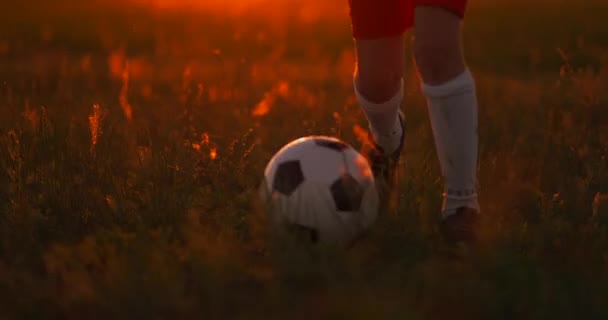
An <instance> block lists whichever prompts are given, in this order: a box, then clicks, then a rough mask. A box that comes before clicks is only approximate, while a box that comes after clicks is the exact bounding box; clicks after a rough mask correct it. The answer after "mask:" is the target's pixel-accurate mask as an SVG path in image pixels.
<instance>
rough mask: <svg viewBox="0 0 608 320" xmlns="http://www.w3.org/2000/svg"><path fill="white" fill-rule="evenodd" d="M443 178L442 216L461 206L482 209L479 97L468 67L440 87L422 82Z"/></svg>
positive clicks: (453, 211)
mask: <svg viewBox="0 0 608 320" xmlns="http://www.w3.org/2000/svg"><path fill="white" fill-rule="evenodd" d="M422 90H423V92H424V94H425V96H426V98H427V103H428V109H429V116H430V119H431V125H432V127H433V135H434V137H435V146H436V149H437V154H438V156H439V162H440V164H441V171H442V174H443V177H444V183H445V187H444V194H443V208H442V216H443V217H444V218H445V217H447V216H449V215H451V214H453V213H455V212H456V210H457V209H458V208H460V207H468V208H473V209H476V210H477V211H479V203H478V201H477V191H476V184H477V179H476V175H477V173H476V171H477V144H478V136H477V96H476V91H475V80H474V79H473V77H472V75H471V73H470V71H469V70H468V69H467V70H466V71H465V72H463V73H462V74H460V75H458V76H457V77H455V78H454V79H452V80H450V81H448V82H446V83H444V84H441V85H437V86H431V85H426V84H423V85H422Z"/></svg>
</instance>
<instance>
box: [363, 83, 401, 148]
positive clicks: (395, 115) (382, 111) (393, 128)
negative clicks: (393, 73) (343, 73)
mask: <svg viewBox="0 0 608 320" xmlns="http://www.w3.org/2000/svg"><path fill="white" fill-rule="evenodd" d="M354 88H355V95H356V97H357V101H358V102H359V105H360V106H361V108H362V109H363V112H364V113H365V115H366V117H367V121H368V123H369V130H370V132H371V134H372V137H373V138H374V142H375V143H376V144H377V145H378V146H380V147H381V148H382V151H384V152H385V153H387V154H391V153H393V152H395V151H396V150H397V148H399V144H400V142H401V136H402V135H403V130H402V128H401V122H400V120H399V108H400V107H401V102H402V101H403V79H402V80H401V85H400V86H399V90H397V92H396V93H395V95H394V96H393V97H392V98H390V99H388V100H387V101H385V102H382V103H374V102H371V101H369V100H368V99H367V98H365V97H364V96H363V95H362V94H361V92H360V91H359V89H358V88H357V85H356V81H355V84H354Z"/></svg>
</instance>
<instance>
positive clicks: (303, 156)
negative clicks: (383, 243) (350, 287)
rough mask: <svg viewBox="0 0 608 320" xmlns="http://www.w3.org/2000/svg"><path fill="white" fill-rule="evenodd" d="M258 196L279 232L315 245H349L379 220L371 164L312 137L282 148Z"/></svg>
mask: <svg viewBox="0 0 608 320" xmlns="http://www.w3.org/2000/svg"><path fill="white" fill-rule="evenodd" d="M260 196H261V198H262V200H263V204H264V206H265V207H266V209H267V212H268V214H269V216H270V222H271V224H272V226H273V227H275V228H274V230H275V231H279V233H280V234H290V233H298V234H299V237H301V235H302V234H304V235H305V238H306V241H310V242H311V243H327V244H334V245H340V246H342V245H344V246H349V245H351V244H352V243H353V242H354V241H355V240H356V239H357V238H359V237H360V236H361V235H362V234H363V233H365V231H366V230H368V229H369V228H370V227H371V225H372V224H373V223H374V222H375V220H376V218H377V216H378V202H379V200H378V191H377V188H376V184H375V181H374V177H373V175H372V172H371V169H370V166H369V163H368V162H367V160H366V159H365V158H364V157H363V156H362V155H361V154H360V153H359V152H357V151H356V150H355V149H353V147H351V146H350V145H348V144H346V143H345V142H343V141H341V140H339V139H336V138H333V137H326V136H309V137H304V138H300V139H297V140H294V141H292V142H291V143H289V144H287V145H286V146H284V147H283V148H281V149H280V150H279V151H278V152H277V153H276V154H275V155H274V156H273V158H272V159H271V160H270V162H269V163H268V165H267V166H266V170H265V171H264V179H263V182H262V186H261V187H260Z"/></svg>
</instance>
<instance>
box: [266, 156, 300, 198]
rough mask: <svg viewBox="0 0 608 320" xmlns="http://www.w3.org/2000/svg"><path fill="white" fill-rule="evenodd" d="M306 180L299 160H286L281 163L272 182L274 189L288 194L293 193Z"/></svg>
mask: <svg viewBox="0 0 608 320" xmlns="http://www.w3.org/2000/svg"><path fill="white" fill-rule="evenodd" d="M302 182H304V174H303V173H302V168H301V167H300V162H299V161H297V160H293V161H285V162H283V163H281V164H279V166H278V168H277V172H276V173H275V174H274V181H273V182H272V188H273V191H278V192H280V193H282V194H284V195H286V196H289V195H291V194H292V193H293V192H294V191H295V190H296V189H297V188H298V186H299V185H300V184H301V183H302Z"/></svg>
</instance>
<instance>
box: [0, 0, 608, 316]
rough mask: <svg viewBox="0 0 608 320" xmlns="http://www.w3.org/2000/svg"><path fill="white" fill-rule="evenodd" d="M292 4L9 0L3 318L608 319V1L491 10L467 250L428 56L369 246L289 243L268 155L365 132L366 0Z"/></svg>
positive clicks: (479, 54) (1, 41) (2, 69)
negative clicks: (355, 89)
mask: <svg viewBox="0 0 608 320" xmlns="http://www.w3.org/2000/svg"><path fill="white" fill-rule="evenodd" d="M479 2H481V1H479ZM69 3H71V2H69ZM289 3H291V5H290V4H289ZM293 3H296V2H288V4H284V5H283V7H281V8H278V9H275V10H273V11H271V12H269V13H268V14H269V17H268V16H266V17H265V16H264V15H263V14H261V11H260V10H259V9H255V8H251V9H250V10H251V11H247V12H239V11H237V10H229V8H227V7H222V6H220V7H219V8H215V9H213V10H212V9H208V8H204V9H200V10H192V9H183V8H182V9H180V8H173V9H171V10H163V11H157V10H149V9H146V8H142V7H138V6H129V7H122V8H117V7H113V6H111V5H103V6H102V5H88V6H81V7H74V5H73V4H69V5H65V4H64V3H63V2H62V1H57V2H53V4H52V5H51V4H50V2H49V3H45V2H43V1H34V0H30V1H24V3H23V4H10V5H9V4H2V5H0V7H2V9H3V10H0V12H2V13H0V17H1V19H0V111H1V112H2V117H0V318H2V319H13V318H19V319H46V318H52V319H87V318H88V319H97V318H99V319H101V318H103V319H124V318H129V319H139V318H147V319H169V318H171V319H173V318H175V319H189V318H195V317H196V318H210V319H240V318H242V319H256V318H263V319H267V318H287V317H288V318H293V319H299V318H302V319H310V318H338V319H341V318H347V317H348V318H349V319H377V318H387V319H477V318H493V319H529V318H534V319H546V318H553V319H559V318H564V319H573V318H580V319H606V318H608V111H606V109H604V108H606V107H608V91H607V88H608V25H607V24H606V23H605V21H606V19H608V10H607V9H608V6H607V5H606V4H604V2H603V1H602V0H593V1H584V2H583V1H579V2H572V1H569V2H565V1H555V2H552V1H549V0H543V1H536V2H530V1H496V2H493V4H491V5H490V4H482V3H478V2H475V1H474V2H473V5H472V7H471V8H470V10H469V16H468V18H467V21H466V26H465V45H466V47H467V57H468V61H469V64H470V67H471V69H472V70H473V71H474V72H475V75H476V79H477V86H478V94H479V100H480V139H481V140H480V162H479V177H480V181H479V183H480V190H481V191H480V195H481V202H482V208H483V214H484V216H485V219H484V223H483V224H484V228H483V241H482V244H481V245H480V246H479V247H477V248H473V249H472V250H469V251H466V252H462V255H463V256H464V257H465V258H464V259H457V260H454V259H450V258H449V255H447V254H446V248H445V247H444V245H443V244H442V242H441V241H440V238H439V235H438V233H437V225H436V222H437V214H438V212H439V206H440V192H441V190H442V186H441V181H440V180H439V170H438V163H437V159H436V155H435V151H434V145H433V141H432V134H431V131H430V124H429V121H428V118H427V114H426V107H425V104H424V99H423V97H422V96H421V94H420V91H419V88H418V84H417V81H416V77H415V72H414V70H413V65H412V59H411V55H409V54H408V56H407V57H405V58H406V59H407V62H408V63H407V69H406V75H407V76H406V103H405V112H406V114H407V122H408V131H407V144H406V150H405V157H404V161H403V164H402V170H401V171H402V172H401V183H400V187H399V203H398V204H397V209H396V210H395V212H386V213H383V214H382V216H381V218H380V220H379V221H378V223H377V225H376V226H375V227H374V229H373V231H372V234H371V235H370V237H369V238H367V239H365V240H364V241H363V242H361V243H360V244H359V245H358V246H356V247H354V248H353V249H351V250H349V251H347V252H331V254H327V253H326V252H322V253H320V252H316V251H313V252H310V251H308V249H307V248H293V251H292V252H290V253H289V254H287V255H275V254H272V252H273V251H272V248H273V247H274V246H273V243H271V242H269V241H268V240H267V236H266V234H267V233H266V230H267V228H266V227H267V225H266V224H265V221H264V215H263V213H262V212H260V210H259V209H258V206H257V204H256V201H255V199H256V195H257V187H258V185H259V183H260V181H261V177H262V172H263V168H264V166H265V165H266V162H267V161H268V160H269V159H270V157H271V156H272V155H273V153H274V152H276V151H277V150H278V148H279V147H280V146H282V145H283V144H285V143H287V142H288V141H290V140H291V139H293V138H297V137H300V136H303V135H307V134H327V135H334V136H338V137H340V138H342V139H344V140H346V141H348V142H350V143H352V144H354V145H358V143H359V142H358V137H359V135H358V132H360V129H361V128H363V127H364V126H365V121H364V118H363V114H362V113H361V112H360V110H359V108H358V106H357V105H356V103H355V100H354V97H353V93H352V78H351V77H352V68H353V62H354V57H353V52H352V41H351V38H350V33H349V26H348V19H347V16H346V14H345V12H344V10H341V9H340V8H338V9H336V10H335V11H324V12H325V14H324V15H321V16H317V15H315V14H314V11H310V10H309V11H306V10H298V9H299V8H300V7H299V6H298V5H294V4H293ZM566 3H567V6H566V5H562V4H566ZM574 3H576V4H574ZM222 10H225V11H224V12H223V11H222ZM222 12H223V14H222ZM327 12H332V13H331V14H328V13H327ZM407 45H408V46H410V45H411V38H410V39H408V43H407Z"/></svg>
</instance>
